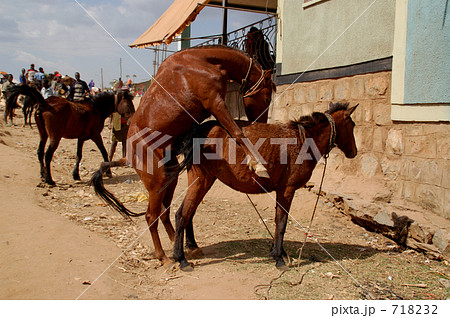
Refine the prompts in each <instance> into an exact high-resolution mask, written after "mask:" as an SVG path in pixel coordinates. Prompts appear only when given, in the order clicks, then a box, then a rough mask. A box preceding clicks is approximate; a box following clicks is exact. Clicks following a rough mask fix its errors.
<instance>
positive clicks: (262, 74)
mask: <svg viewBox="0 0 450 318" xmlns="http://www.w3.org/2000/svg"><path fill="white" fill-rule="evenodd" d="M252 65H253V59H252V58H250V64H249V66H248V71H247V75H245V77H244V79H243V80H242V83H241V92H242V95H243V97H242V98H246V97H249V96H251V95H253V93H254V92H255V91H256V89H257V88H258V87H259V85H260V84H261V83H262V82H263V80H264V71H263V70H262V71H261V77H260V78H259V79H258V81H257V82H256V83H255V84H254V85H253V86H252V87H250V89H249V90H248V91H247V92H245V93H244V87H245V85H246V84H247V80H248V77H249V75H250V70H251V69H252Z"/></svg>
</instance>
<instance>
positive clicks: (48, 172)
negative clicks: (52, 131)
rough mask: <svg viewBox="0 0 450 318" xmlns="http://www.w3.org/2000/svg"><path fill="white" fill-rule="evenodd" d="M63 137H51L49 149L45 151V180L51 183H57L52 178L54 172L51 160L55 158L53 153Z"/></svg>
mask: <svg viewBox="0 0 450 318" xmlns="http://www.w3.org/2000/svg"><path fill="white" fill-rule="evenodd" d="M60 140H61V139H59V140H58V139H51V138H50V144H49V145H48V148H47V151H46V152H45V170H46V173H45V182H46V183H48V184H49V185H55V181H53V179H52V172H51V168H50V166H51V162H52V158H53V154H54V153H55V151H56V148H58V145H59V142H60Z"/></svg>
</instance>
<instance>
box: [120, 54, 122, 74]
mask: <svg viewBox="0 0 450 318" xmlns="http://www.w3.org/2000/svg"><path fill="white" fill-rule="evenodd" d="M120 78H122V58H120Z"/></svg>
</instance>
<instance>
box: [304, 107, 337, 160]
mask: <svg viewBox="0 0 450 318" xmlns="http://www.w3.org/2000/svg"><path fill="white" fill-rule="evenodd" d="M324 115H325V117H326V118H327V119H328V122H329V123H330V130H331V132H330V140H329V141H328V147H327V150H326V151H325V154H324V157H325V159H326V158H328V155H329V153H330V151H331V150H332V149H333V148H334V147H336V123H335V121H334V119H333V117H332V116H331V115H330V114H328V113H324ZM298 132H299V136H300V138H301V140H302V141H304V140H305V139H306V133H305V128H304V127H303V126H302V125H300V124H298Z"/></svg>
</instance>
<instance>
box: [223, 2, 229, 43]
mask: <svg viewBox="0 0 450 318" xmlns="http://www.w3.org/2000/svg"><path fill="white" fill-rule="evenodd" d="M227 6H228V0H222V7H223V26H222V44H223V45H227V40H228V39H227V33H228V32H227V25H228V9H227Z"/></svg>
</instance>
